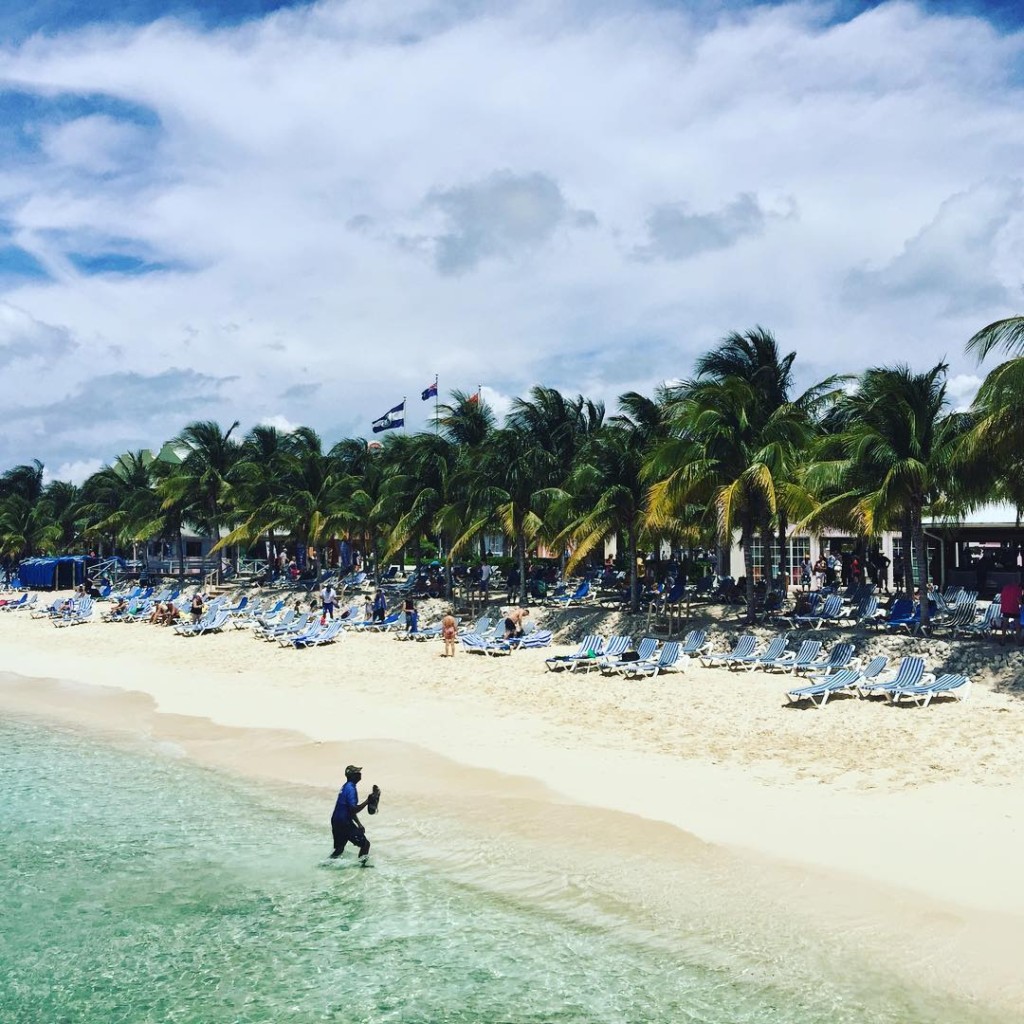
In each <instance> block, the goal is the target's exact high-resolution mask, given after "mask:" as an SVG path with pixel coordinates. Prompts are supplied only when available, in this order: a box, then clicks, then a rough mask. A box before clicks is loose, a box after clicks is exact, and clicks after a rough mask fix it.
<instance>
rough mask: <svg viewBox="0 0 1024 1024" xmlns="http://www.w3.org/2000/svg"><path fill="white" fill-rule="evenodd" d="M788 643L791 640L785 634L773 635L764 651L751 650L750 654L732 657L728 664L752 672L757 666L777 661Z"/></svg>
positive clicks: (730, 666) (732, 667)
mask: <svg viewBox="0 0 1024 1024" xmlns="http://www.w3.org/2000/svg"><path fill="white" fill-rule="evenodd" d="M788 643H789V641H788V640H787V639H786V637H784V636H773V637H772V638H771V640H769V641H768V646H767V647H765V649H764V650H763V651H759V652H758V651H751V652H750V654H746V655H738V656H736V657H733V658H730V659H729V661H728V663H727V664H728V666H729V668H731V669H734V668H745V669H746V670H747V671H748V672H752V671H753V670H754V669H755V668H761V667H762V666H763V665H765V664H766V663H768V662H773V661H777V660H778V659H779V658H780V657H781V656H782V655H783V654H785V653H786V644H788Z"/></svg>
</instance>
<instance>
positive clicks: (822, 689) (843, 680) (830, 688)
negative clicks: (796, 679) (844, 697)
mask: <svg viewBox="0 0 1024 1024" xmlns="http://www.w3.org/2000/svg"><path fill="white" fill-rule="evenodd" d="M860 677H861V675H860V669H856V668H844V669H842V670H841V671H839V672H836V673H834V674H833V675H830V676H825V677H824V678H819V681H818V682H816V683H809V684H808V685H806V686H798V687H797V688H796V689H795V690H790V691H789V692H788V693H787V694H786V696H787V697H788V698H789V701H790V703H794V704H795V703H796V702H798V701H801V700H809V701H810V702H811V703H812V704H813V705H814V706H815V707H817V708H823V707H824V706H825V705H826V704H827V703H828V699H829V697H831V696H832V694H834V693H839V692H840V691H842V690H849V689H850V688H851V687H853V686H856V685H857V682H858V681H859V680H860Z"/></svg>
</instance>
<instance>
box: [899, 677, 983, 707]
mask: <svg viewBox="0 0 1024 1024" xmlns="http://www.w3.org/2000/svg"><path fill="white" fill-rule="evenodd" d="M885 692H886V693H887V695H888V697H889V699H890V700H891V701H892V702H893V703H894V704H895V703H897V702H898V701H901V700H903V699H904V698H906V699H907V700H912V701H913V702H914V703H915V704H916V705H917V706H918V707H927V706H928V705H929V704H930V703H931V702H932V698H933V697H937V696H939V694H949V696H951V697H955V698H956V699H957V700H961V701H964V700H967V699H968V698H969V697H970V695H971V681H970V679H969V678H968V677H967V676H962V675H957V674H955V673H952V672H947V673H945V674H944V675H941V676H939V677H938V678H935V677H932V679H931V680H930V681H929V682H926V683H920V684H919V685H918V686H903V687H900V688H899V689H896V688H895V687H893V689H891V690H886V691H885Z"/></svg>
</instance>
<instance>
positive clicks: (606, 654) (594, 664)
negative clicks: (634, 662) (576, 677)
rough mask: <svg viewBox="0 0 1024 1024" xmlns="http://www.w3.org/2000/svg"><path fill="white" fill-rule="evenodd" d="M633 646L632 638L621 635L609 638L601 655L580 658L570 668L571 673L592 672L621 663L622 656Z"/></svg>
mask: <svg viewBox="0 0 1024 1024" xmlns="http://www.w3.org/2000/svg"><path fill="white" fill-rule="evenodd" d="M632 646H633V638H632V637H631V636H626V635H620V636H613V637H609V639H608V641H607V643H605V645H604V649H603V650H602V652H601V654H600V655H599V656H598V657H596V658H579V659H577V660H576V661H574V662H573V663H572V664H571V665H570V666H569V671H570V672H590V671H591V670H592V669H601V668H603V667H604V666H605V665H608V664H610V663H611V662H615V661H619V660H620V659H621V658H622V655H623V654H625V653H626V651H628V650H629V649H630V648H631V647H632Z"/></svg>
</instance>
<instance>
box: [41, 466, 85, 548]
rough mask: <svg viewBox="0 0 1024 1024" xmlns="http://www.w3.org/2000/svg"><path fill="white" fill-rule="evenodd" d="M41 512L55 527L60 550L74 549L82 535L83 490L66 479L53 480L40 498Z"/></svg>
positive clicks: (54, 533) (55, 535)
mask: <svg viewBox="0 0 1024 1024" xmlns="http://www.w3.org/2000/svg"><path fill="white" fill-rule="evenodd" d="M38 508H39V511H40V514H41V515H42V516H43V517H44V518H45V519H46V521H47V522H49V523H50V524H51V525H52V526H53V528H54V531H53V537H54V540H55V543H56V545H57V548H58V550H59V551H62V552H64V553H68V552H72V551H74V549H75V547H76V546H77V544H78V541H79V538H80V537H81V522H80V519H81V491H80V490H79V488H78V487H76V486H75V484H72V483H69V482H68V481H66V480H51V481H50V483H48V484H47V485H46V487H45V488H44V489H43V493H42V497H40V499H39V503H38Z"/></svg>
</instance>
